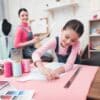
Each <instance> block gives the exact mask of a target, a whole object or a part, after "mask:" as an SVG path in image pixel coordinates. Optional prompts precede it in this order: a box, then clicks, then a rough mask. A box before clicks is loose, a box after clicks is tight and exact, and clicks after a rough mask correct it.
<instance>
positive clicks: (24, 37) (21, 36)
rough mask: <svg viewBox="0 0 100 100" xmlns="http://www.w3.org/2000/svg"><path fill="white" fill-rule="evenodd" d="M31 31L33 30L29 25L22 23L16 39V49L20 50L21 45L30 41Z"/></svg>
mask: <svg viewBox="0 0 100 100" xmlns="http://www.w3.org/2000/svg"><path fill="white" fill-rule="evenodd" d="M24 29H25V30H26V31H25V30H24ZM30 31H31V29H30V27H29V26H28V23H21V25H19V26H18V28H17V30H16V33H15V38H14V48H19V47H20V46H19V44H20V43H24V42H26V41H28V32H30Z"/></svg>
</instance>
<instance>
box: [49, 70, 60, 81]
mask: <svg viewBox="0 0 100 100" xmlns="http://www.w3.org/2000/svg"><path fill="white" fill-rule="evenodd" d="M51 75H52V77H53V79H59V74H58V73H57V72H56V70H54V71H52V72H51Z"/></svg>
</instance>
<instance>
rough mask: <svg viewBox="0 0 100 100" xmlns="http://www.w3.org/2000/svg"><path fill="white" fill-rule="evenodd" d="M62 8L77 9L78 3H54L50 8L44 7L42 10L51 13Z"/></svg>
mask: <svg viewBox="0 0 100 100" xmlns="http://www.w3.org/2000/svg"><path fill="white" fill-rule="evenodd" d="M64 7H78V2H73V3H65V2H64V3H60V2H59V3H55V4H53V5H52V6H49V5H48V7H45V8H44V10H47V11H53V10H55V9H59V8H64Z"/></svg>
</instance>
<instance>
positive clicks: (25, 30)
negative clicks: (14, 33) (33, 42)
mask: <svg viewBox="0 0 100 100" xmlns="http://www.w3.org/2000/svg"><path fill="white" fill-rule="evenodd" d="M19 27H21V28H22V29H23V30H24V31H25V32H28V31H27V30H26V29H25V28H24V27H23V26H22V25H19Z"/></svg>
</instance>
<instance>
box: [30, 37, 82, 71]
mask: <svg viewBox="0 0 100 100" xmlns="http://www.w3.org/2000/svg"><path fill="white" fill-rule="evenodd" d="M59 41H60V40H59ZM59 43H60V42H59ZM55 48H56V39H52V40H51V41H49V42H47V43H46V44H44V45H43V46H41V47H40V48H39V49H37V50H36V51H34V52H33V54H32V59H33V61H34V62H36V61H40V60H41V58H40V57H41V56H42V55H43V54H44V53H45V52H46V51H48V50H50V49H52V50H54V51H55ZM67 49H68V47H66V48H63V47H62V46H60V44H59V50H58V51H59V52H58V53H59V54H61V55H66V51H67ZM77 54H80V42H79V41H78V42H77V43H76V44H75V45H72V50H71V53H70V55H69V57H68V59H67V61H66V63H65V64H64V68H65V71H68V70H70V69H72V67H73V65H74V62H75V60H76V57H77Z"/></svg>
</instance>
